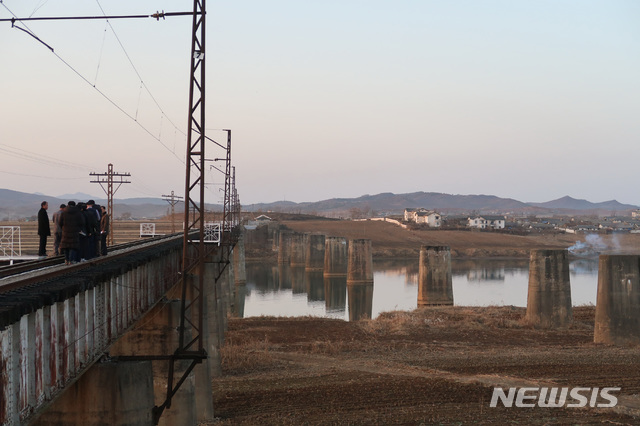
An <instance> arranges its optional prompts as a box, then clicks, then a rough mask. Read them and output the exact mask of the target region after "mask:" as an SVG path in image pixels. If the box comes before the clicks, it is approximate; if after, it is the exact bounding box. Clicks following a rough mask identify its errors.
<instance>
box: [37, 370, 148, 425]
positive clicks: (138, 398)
mask: <svg viewBox="0 0 640 426" xmlns="http://www.w3.org/2000/svg"><path fill="white" fill-rule="evenodd" d="M116 389H117V391H115V390H116ZM153 406H154V398H153V373H152V367H151V361H134V362H129V361H128V362H112V361H106V362H99V363H97V364H95V365H94V366H93V367H91V368H90V369H89V370H88V371H87V372H86V373H85V374H84V375H82V376H81V377H80V379H79V380H78V381H77V382H75V383H74V384H73V385H71V387H70V388H69V389H67V391H66V392H65V393H64V394H62V395H61V396H60V397H59V398H58V399H57V400H56V401H54V403H53V404H52V406H51V408H50V409H49V410H47V411H46V412H45V413H43V414H42V415H41V416H40V417H39V418H38V419H36V421H35V422H34V423H32V424H33V425H37V426H52V425H57V426H58V425H59V426H62V425H121V424H127V425H132V426H133V425H140V426H147V425H153V418H152V410H153Z"/></svg>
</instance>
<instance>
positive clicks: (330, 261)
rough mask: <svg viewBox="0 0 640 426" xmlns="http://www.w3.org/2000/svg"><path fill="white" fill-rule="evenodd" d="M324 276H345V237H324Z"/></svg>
mask: <svg viewBox="0 0 640 426" xmlns="http://www.w3.org/2000/svg"><path fill="white" fill-rule="evenodd" d="M324 245H325V251H324V276H325V277H331V276H345V277H346V276H347V264H348V244H347V239H346V238H345V237H326V238H325V243H324Z"/></svg>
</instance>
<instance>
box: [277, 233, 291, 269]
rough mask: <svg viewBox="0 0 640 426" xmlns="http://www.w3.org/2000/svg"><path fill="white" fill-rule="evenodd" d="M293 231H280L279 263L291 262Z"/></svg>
mask: <svg viewBox="0 0 640 426" xmlns="http://www.w3.org/2000/svg"><path fill="white" fill-rule="evenodd" d="M292 238H293V232H291V231H280V235H279V237H278V263H286V264H289V263H291V239H292Z"/></svg>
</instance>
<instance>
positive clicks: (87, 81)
mask: <svg viewBox="0 0 640 426" xmlns="http://www.w3.org/2000/svg"><path fill="white" fill-rule="evenodd" d="M0 4H1V5H2V6H3V7H4V8H5V9H7V11H8V12H9V13H10V14H11V15H12V16H13V18H12V19H0V22H7V21H11V22H12V24H13V26H14V27H15V24H14V23H15V21H20V22H22V21H35V20H52V19H64V18H62V17H57V18H22V19H21V18H18V17H17V15H16V14H15V13H13V11H12V10H11V9H9V8H8V7H7V5H6V4H4V2H2V1H0ZM163 14H164V12H163ZM186 14H191V15H192V14H193V13H191V12H176V13H172V14H166V15H167V16H174V15H186ZM122 17H124V18H140V17H155V16H153V15H128V16H111V17H106V16H102V17H75V18H72V19H105V18H107V19H108V18H122ZM158 19H159V18H158ZM23 24H24V23H23ZM24 25H25V28H26V30H25V29H23V28H20V27H15V28H18V29H20V30H22V31H24V32H26V33H28V34H29V35H31V36H32V37H34V38H35V39H36V40H38V41H40V42H41V43H42V44H44V45H45V46H47V47H48V48H49V49H50V50H51V53H53V55H54V56H55V57H57V58H58V59H59V60H60V61H61V62H62V63H63V64H65V65H66V66H67V67H68V68H69V69H70V70H71V71H73V72H74V73H75V74H76V75H77V76H78V77H80V78H81V79H82V80H84V81H85V82H86V83H87V84H88V85H89V86H91V87H92V88H93V89H94V90H95V91H97V92H98V93H99V94H100V95H102V97H104V98H105V99H106V100H107V101H108V102H110V103H111V104H112V105H113V106H114V107H116V108H117V109H118V110H120V112H122V113H123V114H124V115H126V116H127V117H129V118H130V119H131V120H133V121H134V122H135V123H136V124H137V125H138V126H139V127H140V128H141V129H142V130H144V131H145V132H146V133H147V134H148V135H149V136H151V137H152V138H153V139H155V140H157V141H158V142H159V143H160V144H161V145H162V146H163V147H164V148H165V149H166V150H167V151H169V152H170V153H171V154H173V156H174V157H176V158H177V159H178V161H180V162H181V163H182V164H184V160H183V159H182V158H180V157H179V156H178V155H177V154H176V153H175V152H174V151H173V150H172V149H171V148H169V147H168V146H167V145H165V143H164V142H162V140H160V139H158V138H157V137H156V136H155V135H154V134H153V133H151V131H150V130H148V129H147V128H146V127H145V126H143V125H142V124H141V123H140V122H139V121H137V120H136V119H135V118H134V117H133V116H132V115H131V114H129V113H128V112H127V111H125V110H124V108H122V107H121V106H120V105H118V104H117V103H116V102H115V101H114V100H112V99H111V98H110V97H109V96H108V95H107V94H106V93H104V92H103V91H101V90H100V89H98V88H97V87H96V86H95V85H93V84H91V82H90V81H89V80H88V79H87V78H86V77H85V76H83V75H82V74H81V73H80V72H79V71H78V70H76V69H75V68H74V67H73V66H72V65H71V64H69V63H68V62H67V61H65V60H64V59H63V58H62V57H61V56H60V55H58V54H57V53H56V52H55V51H54V49H53V48H51V47H50V46H49V45H47V44H46V43H44V42H43V41H42V40H40V39H39V38H38V37H37V36H36V35H35V33H34V32H33V31H32V30H31V29H30V28H29V27H28V26H27V25H26V24H24ZM112 31H113V28H112ZM114 34H115V32H114ZM116 38H117V35H116ZM123 49H124V47H123ZM128 57H129V55H128V54H127V58H128ZM129 60H130V59H129ZM130 62H131V60H130ZM132 65H133V64H132ZM134 69H135V67H134ZM136 74H138V77H140V75H139V73H138V72H137V70H136ZM149 94H150V95H151V93H149ZM152 98H153V96H152ZM154 101H155V99H154ZM156 105H157V103H156ZM160 111H161V112H162V113H163V114H164V112H163V111H162V109H160ZM172 124H173V123H172ZM176 128H177V127H176Z"/></svg>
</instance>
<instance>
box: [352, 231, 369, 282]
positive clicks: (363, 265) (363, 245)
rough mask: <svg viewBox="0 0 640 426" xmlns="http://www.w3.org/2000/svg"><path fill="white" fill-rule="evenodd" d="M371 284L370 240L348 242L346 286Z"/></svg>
mask: <svg viewBox="0 0 640 426" xmlns="http://www.w3.org/2000/svg"><path fill="white" fill-rule="evenodd" d="M354 284H373V255H372V251H371V240H365V239H357V240H349V249H348V260H347V285H354Z"/></svg>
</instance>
